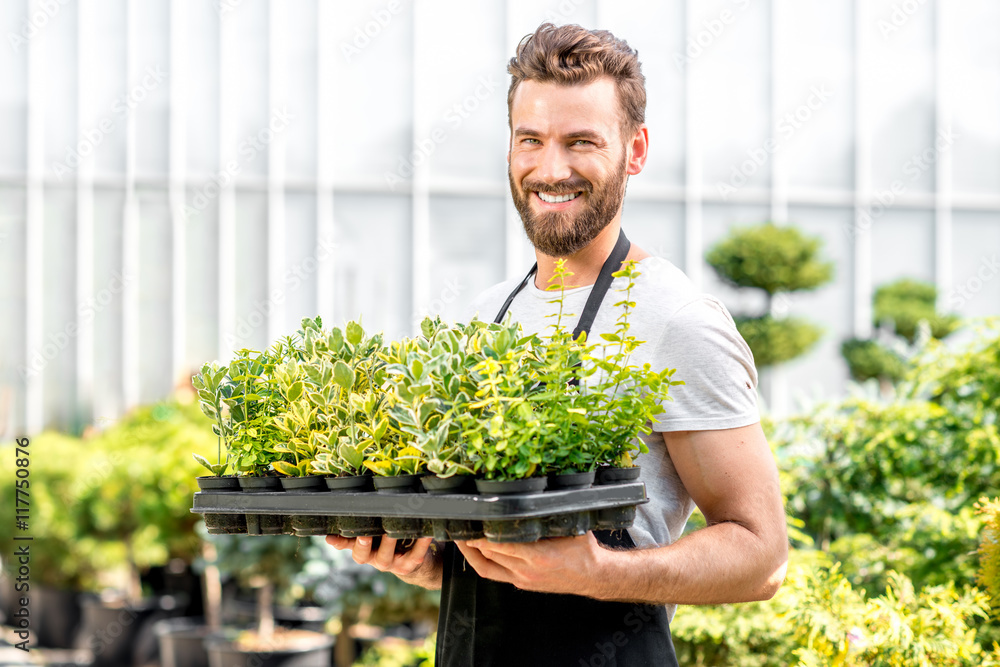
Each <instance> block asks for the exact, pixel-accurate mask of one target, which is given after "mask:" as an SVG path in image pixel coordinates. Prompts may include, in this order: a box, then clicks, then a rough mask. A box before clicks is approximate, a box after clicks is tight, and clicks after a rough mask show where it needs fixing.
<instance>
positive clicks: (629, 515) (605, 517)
mask: <svg viewBox="0 0 1000 667" xmlns="http://www.w3.org/2000/svg"><path fill="white" fill-rule="evenodd" d="M633 521H635V505H632V506H630V507H609V508H606V509H602V510H597V512H596V517H595V520H594V530H621V529H622V528H629V527H631V526H632V522H633Z"/></svg>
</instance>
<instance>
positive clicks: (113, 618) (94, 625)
mask: <svg viewBox="0 0 1000 667" xmlns="http://www.w3.org/2000/svg"><path fill="white" fill-rule="evenodd" d="M164 601H168V605H166V606H170V605H172V603H173V598H171V597H170V596H165V597H163V598H154V599H149V600H143V601H142V602H140V603H138V604H135V605H131V604H126V605H121V606H111V605H106V604H105V603H103V602H102V601H101V600H100V599H99V598H96V597H94V596H84V597H83V599H82V606H83V623H82V624H81V626H80V629H79V631H78V632H77V635H76V641H75V642H74V643H75V647H76V648H77V649H89V650H90V651H92V652H93V654H94V661H93V662H92V663H91V665H92V667H122V665H133V664H136V665H144V664H146V663H147V662H149V660H150V659H151V658H153V657H155V653H156V645H155V643H154V644H152V646H149V645H147V644H146V642H144V641H143V638H144V637H146V636H149V638H150V639H152V637H151V635H149V631H150V630H151V628H152V625H153V624H154V623H155V622H156V621H158V620H161V619H164V618H166V617H167V616H168V613H169V612H168V611H167V609H166V606H165V605H164Z"/></svg>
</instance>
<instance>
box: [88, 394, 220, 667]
mask: <svg viewBox="0 0 1000 667" xmlns="http://www.w3.org/2000/svg"><path fill="white" fill-rule="evenodd" d="M206 426H207V425H206V424H205V420H204V418H203V417H202V416H201V415H200V414H198V409H197V408H196V407H195V406H194V405H183V404H180V403H177V402H168V403H160V404H156V405H152V406H146V407H142V408H138V409H136V410H134V411H132V412H131V413H129V414H128V415H126V416H125V417H124V418H123V419H122V420H121V421H120V422H118V423H117V424H115V425H114V426H112V427H111V428H109V429H108V430H107V431H105V432H104V433H103V434H101V435H100V436H98V437H96V438H94V439H93V441H92V442H91V443H89V444H88V450H89V451H90V452H95V453H96V452H101V453H102V454H103V455H104V457H105V458H102V459H97V460H94V461H93V462H92V465H95V466H99V467H97V468H96V469H97V470H99V471H100V472H99V474H100V481H99V482H98V483H90V482H88V481H87V478H86V477H81V478H79V482H78V483H79V484H80V487H79V488H78V489H76V490H75V495H76V498H77V502H76V503H75V508H74V512H75V513H76V514H75V517H74V519H75V521H76V522H77V524H78V530H79V531H80V533H81V534H83V535H87V536H89V537H90V538H92V539H93V540H95V541H96V543H97V544H98V545H99V546H100V549H99V552H98V553H99V554H100V556H101V560H100V561H99V562H96V563H95V565H96V566H97V567H98V568H99V569H102V570H104V571H105V572H107V573H108V576H111V575H116V576H117V578H116V579H108V580H107V581H106V582H105V587H104V588H103V589H102V591H101V592H102V594H101V596H100V597H92V598H88V599H85V600H84V604H83V609H84V619H83V627H82V629H81V631H80V638H79V640H78V646H79V647H80V648H87V649H90V650H92V651H93V652H94V654H95V656H94V663H93V664H94V665H114V666H115V667H119V666H120V665H126V664H132V663H133V662H134V663H136V664H144V663H145V661H148V660H149V659H150V658H151V657H152V656H154V655H155V651H156V645H155V641H154V640H153V637H152V628H151V624H152V622H153V621H155V620H156V619H157V618H164V617H167V616H176V615H179V614H180V613H182V612H183V610H184V608H185V606H186V604H187V601H186V600H183V599H180V598H178V597H177V596H158V597H150V596H148V595H144V592H143V590H142V587H141V580H140V573H141V572H142V571H143V570H147V569H149V568H150V567H153V566H163V565H166V564H167V563H168V562H170V561H171V560H173V559H176V558H179V559H182V560H183V561H184V562H188V563H190V562H191V561H193V560H194V558H195V557H196V556H197V554H198V552H199V549H200V541H199V539H198V537H197V535H196V534H195V532H194V527H195V524H196V522H197V521H198V517H197V516H195V515H192V514H191V513H190V511H189V508H190V501H191V496H192V494H193V493H194V492H195V490H196V489H197V487H196V484H195V482H194V479H195V474H196V472H197V465H196V464H195V462H194V461H192V459H191V458H190V452H191V451H192V450H194V451H196V452H197V451H200V452H205V453H207V452H208V451H210V450H211V449H212V448H213V445H215V444H216V443H214V442H212V440H213V439H212V438H211V437H210V436H209V435H208V433H209V431H208V428H206ZM123 618H127V619H128V622H127V623H124V622H122V620H121V619H123ZM116 623H117V624H119V626H120V627H121V632H120V633H119V634H117V635H113V634H112V633H109V632H105V629H106V628H108V627H110V626H112V625H114V624H116Z"/></svg>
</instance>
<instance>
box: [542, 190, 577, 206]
mask: <svg viewBox="0 0 1000 667" xmlns="http://www.w3.org/2000/svg"><path fill="white" fill-rule="evenodd" d="M538 196H539V197H541V199H542V201H543V202H547V203H549V204H561V203H563V202H564V201H569V200H571V199H576V198H577V197H579V196H580V193H579V192H571V193H570V194H568V195H558V196H555V195H549V194H545V193H544V192H539V193H538Z"/></svg>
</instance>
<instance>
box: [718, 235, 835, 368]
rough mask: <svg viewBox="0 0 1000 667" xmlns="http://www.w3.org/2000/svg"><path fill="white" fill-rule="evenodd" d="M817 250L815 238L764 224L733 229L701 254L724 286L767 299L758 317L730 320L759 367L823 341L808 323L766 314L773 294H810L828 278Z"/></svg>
mask: <svg viewBox="0 0 1000 667" xmlns="http://www.w3.org/2000/svg"><path fill="white" fill-rule="evenodd" d="M820 246H821V241H820V239H818V238H812V237H808V236H806V235H804V234H803V233H802V232H801V231H800V230H798V229H797V228H795V227H785V226H782V227H779V226H777V225H775V224H774V223H771V222H768V223H765V224H763V225H758V226H755V227H743V228H736V229H734V230H733V231H732V232H731V233H730V234H729V236H727V237H726V238H724V239H723V240H721V241H719V242H718V243H717V244H716V245H714V246H713V247H712V248H710V249H709V251H708V253H707V254H706V256H705V259H706V261H707V262H708V263H709V265H710V266H711V267H712V268H713V269H715V271H716V272H717V273H718V274H719V276H720V277H721V278H722V279H723V280H724V281H726V282H728V283H729V284H731V285H734V286H736V287H752V288H757V289H761V290H764V292H765V294H766V295H767V307H766V309H765V312H764V314H763V315H758V316H742V317H735V318H734V319H735V321H736V328H737V329H739V332H740V335H742V336H743V339H744V340H745V341H746V342H747V345H749V346H750V349H751V350H752V351H753V358H754V363H755V364H756V365H757V367H758V368H767V367H769V366H775V365H778V364H781V363H784V362H786V361H789V360H791V359H794V358H796V357H799V356H801V355H803V354H805V353H806V352H807V351H808V350H809V349H810V348H811V347H812V346H813V345H815V344H816V342H817V341H818V340H819V339H820V337H821V336H822V334H823V330H822V329H821V328H820V327H818V326H816V325H814V324H812V323H810V322H807V321H805V320H803V319H800V318H785V317H780V318H779V317H774V316H772V314H771V310H772V309H771V299H772V297H774V295H776V294H779V293H789V292H798V291H805V290H813V289H816V288H817V287H819V286H820V285H823V284H825V283H827V282H829V281H830V280H831V279H832V278H833V264H832V263H830V262H826V261H823V260H821V259H820V257H819V251H820Z"/></svg>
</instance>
